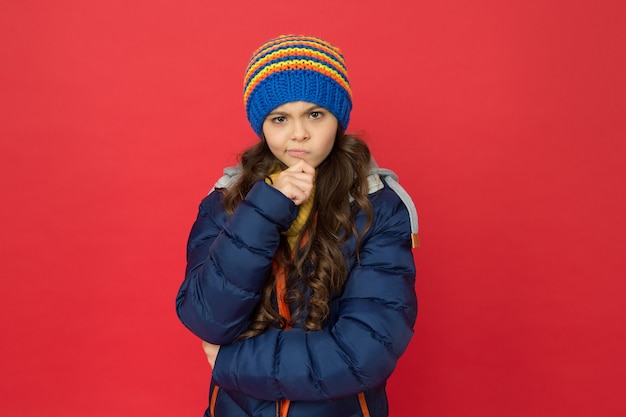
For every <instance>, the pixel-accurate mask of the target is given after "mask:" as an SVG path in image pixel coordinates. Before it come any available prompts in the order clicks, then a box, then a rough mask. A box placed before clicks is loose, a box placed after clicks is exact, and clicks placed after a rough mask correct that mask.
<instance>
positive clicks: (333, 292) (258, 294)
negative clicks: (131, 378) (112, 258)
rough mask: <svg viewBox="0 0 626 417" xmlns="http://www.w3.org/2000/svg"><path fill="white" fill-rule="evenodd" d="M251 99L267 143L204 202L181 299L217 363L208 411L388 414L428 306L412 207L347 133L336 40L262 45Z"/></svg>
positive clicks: (251, 115) (248, 86) (348, 102)
mask: <svg viewBox="0 0 626 417" xmlns="http://www.w3.org/2000/svg"><path fill="white" fill-rule="evenodd" d="M244 102H245V106H246V112H247V116H248V120H249V122H250V124H251V126H252V128H253V130H254V131H255V132H256V134H257V135H258V136H259V138H260V141H259V142H258V143H257V144H256V145H253V146H252V147H250V148H249V149H248V150H247V151H245V152H244V153H243V155H242V156H241V163H240V164H239V165H238V166H237V167H234V168H227V169H226V170H225V172H224V174H225V175H224V177H222V178H221V179H220V180H219V181H218V182H217V184H216V186H215V188H214V191H215V192H211V193H209V195H208V196H207V197H206V198H205V199H204V200H203V201H202V203H201V204H200V209H199V214H198V217H197V220H196V222H195V224H194V225H193V228H192V230H191V234H190V237H189V243H188V248H187V251H188V252H187V261H188V263H187V269H186V277H185V280H184V282H183V284H182V286H181V288H180V290H179V293H178V297H177V299H176V309H177V313H178V316H179V318H180V320H181V321H182V322H183V324H184V325H185V326H186V327H187V328H189V330H191V331H192V332H193V333H194V334H196V335H197V336H198V337H200V338H201V339H202V340H204V343H203V346H204V350H205V353H206V354H207V358H208V360H209V363H210V364H211V367H212V369H213V375H212V381H211V388H210V396H209V407H208V409H207V411H206V413H205V416H206V417H208V416H210V417H239V416H259V417H261V416H268V417H269V416H271V417H276V416H287V415H289V416H291V417H304V416H318V417H319V416H323V417H333V416H336V417H352V416H369V417H382V416H387V415H388V411H387V397H386V394H385V384H386V381H387V379H388V378H389V376H390V374H391V372H392V371H393V369H394V367H395V365H396V362H397V360H398V358H399V357H400V355H402V353H403V352H404V350H405V349H406V347H407V344H408V343H409V340H410V338H411V336H412V333H413V330H412V329H413V325H414V323H415V318H416V314H417V301H416V297H415V291H414V286H413V284H414V279H415V269H414V264H413V254H412V251H411V248H412V245H413V246H414V247H415V246H416V239H415V238H416V233H417V216H416V214H415V209H414V206H413V204H412V202H411V200H410V198H409V197H408V195H407V194H406V192H405V191H404V190H403V189H402V188H401V187H400V186H399V185H398V183H397V182H396V179H397V178H396V177H395V175H394V174H393V173H392V172H391V171H388V170H382V169H379V168H377V167H376V165H375V163H374V162H373V160H372V159H371V157H370V152H369V149H368V148H367V146H366V144H365V143H364V142H363V141H361V140H360V139H358V138H356V137H354V136H350V135H346V134H345V133H344V132H345V130H346V127H347V126H348V122H349V119H350V111H351V109H352V93H351V90H350V84H349V83H348V77H347V72H346V67H345V64H344V58H343V56H342V55H341V52H340V51H339V49H338V48H336V47H335V46H333V45H331V44H329V43H328V42H325V41H324V40H322V39H319V38H314V37H308V36H294V35H289V36H280V37H278V38H276V39H272V40H270V41H268V42H266V43H265V44H263V45H262V46H261V47H260V48H259V49H258V50H257V51H256V52H255V53H254V54H253V55H252V58H251V59H250V62H249V64H248V68H247V70H246V75H245V78H244Z"/></svg>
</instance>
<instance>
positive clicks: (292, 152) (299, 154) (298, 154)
mask: <svg viewBox="0 0 626 417" xmlns="http://www.w3.org/2000/svg"><path fill="white" fill-rule="evenodd" d="M307 153H308V152H307V151H305V150H303V149H287V154H288V155H289V156H291V157H292V158H304V157H305V156H306V154H307Z"/></svg>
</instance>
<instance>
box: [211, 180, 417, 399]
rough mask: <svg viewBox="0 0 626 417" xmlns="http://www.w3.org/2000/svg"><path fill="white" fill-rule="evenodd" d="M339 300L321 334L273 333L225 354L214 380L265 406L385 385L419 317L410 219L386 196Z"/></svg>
mask: <svg viewBox="0 0 626 417" xmlns="http://www.w3.org/2000/svg"><path fill="white" fill-rule="evenodd" d="M376 204H377V208H375V219H374V223H373V225H372V228H371V229H370V231H369V232H368V236H367V237H366V238H365V239H364V242H363V247H362V248H361V262H360V263H359V264H358V265H357V266H356V267H354V268H353V269H352V271H351V272H350V275H349V277H348V281H347V284H346V287H345V290H344V292H343V294H342V296H341V297H340V300H339V308H338V310H339V311H338V319H337V321H336V322H335V323H334V324H332V325H329V326H327V327H326V328H324V329H323V330H321V331H316V332H311V331H303V330H302V329H291V330H284V331H283V330H269V331H266V332H265V333H263V334H261V335H259V336H256V337H253V338H250V339H245V340H242V341H238V342H236V343H233V344H232V345H228V346H222V347H221V348H220V351H219V354H218V357H217V360H216V363H215V367H214V369H213V378H214V379H215V382H216V383H217V384H218V385H219V386H221V387H222V388H225V389H229V390H236V391H240V392H243V393H244V394H248V395H250V396H253V397H256V398H260V399H267V400H281V399H289V400H302V401H315V400H327V399H333V398H339V397H343V396H346V395H352V394H356V393H358V392H361V391H365V390H367V389H369V388H373V387H377V386H380V385H381V384H383V383H384V381H385V380H387V378H388V377H389V376H390V374H391V372H392V371H393V369H394V368H395V365H396V362H397V360H398V358H399V357H400V355H401V354H402V353H403V352H404V350H405V349H406V347H407V345H408V343H409V340H410V338H411V336H412V334H413V325H414V324H415V319H416V315H417V299H416V296H415V289H414V282H415V267H414V262H413V253H412V250H411V243H410V220H409V215H408V212H407V210H406V208H405V206H404V204H403V203H402V202H401V201H400V200H399V198H398V197H397V195H396V194H395V193H393V192H392V191H390V190H389V189H386V190H385V191H384V192H381V193H380V195H379V196H378V197H377V198H376Z"/></svg>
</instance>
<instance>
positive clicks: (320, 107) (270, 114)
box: [268, 104, 324, 116]
mask: <svg viewBox="0 0 626 417" xmlns="http://www.w3.org/2000/svg"><path fill="white" fill-rule="evenodd" d="M323 109H324V107H322V106H318V105H317V104H315V105H313V106H310V107H307V108H306V109H304V111H303V112H302V114H306V113H311V112H312V111H315V110H323ZM288 115H289V113H287V112H284V111H278V110H274V111H271V112H270V113H269V114H268V116H288Z"/></svg>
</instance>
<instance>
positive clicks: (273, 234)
mask: <svg viewBox="0 0 626 417" xmlns="http://www.w3.org/2000/svg"><path fill="white" fill-rule="evenodd" d="M296 214H297V206H295V205H294V204H293V202H292V201H290V200H289V199H288V198H286V197H285V196H283V195H282V194H281V193H280V192H279V191H278V190H276V189H274V188H273V187H271V186H269V185H267V184H265V183H264V182H259V183H257V184H255V185H254V186H253V187H252V189H251V190H250V192H249V193H248V195H247V196H246V198H245V199H244V200H243V201H242V202H241V203H240V204H239V205H238V206H237V208H236V210H235V212H234V213H233V214H232V216H230V217H228V216H227V215H226V214H225V213H224V211H223V209H222V196H221V193H220V192H212V193H210V194H209V195H208V196H207V197H206V198H205V199H204V200H203V201H202V203H201V204H200V208H199V213H198V217H197V219H196V221H195V223H194V225H193V227H192V229H191V233H190V236H189V242H188V246H187V269H186V273H185V280H184V281H183V283H182V285H181V287H180V289H179V291H178V296H177V297H176V312H177V314H178V317H179V318H180V320H181V321H182V323H183V324H184V325H185V326H186V327H187V328H188V329H189V330H191V331H192V332H193V333H194V334H196V335H197V336H198V337H200V338H201V339H203V340H206V341H207V342H210V343H214V344H220V345H222V344H225V343H231V342H233V340H235V338H236V337H237V336H238V335H239V334H241V333H242V332H243V331H244V330H246V329H247V328H248V325H249V323H250V315H251V314H252V312H253V311H254V309H255V307H256V305H257V304H258V302H259V300H260V298H261V291H262V289H263V287H264V286H265V283H266V281H267V277H268V274H269V272H270V269H271V263H272V259H273V257H274V252H275V251H276V249H277V248H278V244H279V240H280V233H281V232H282V231H284V230H286V229H287V228H289V225H290V224H291V222H292V221H293V219H294V218H295V216H296Z"/></svg>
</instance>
